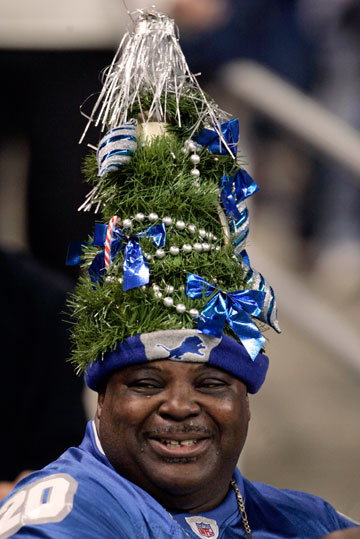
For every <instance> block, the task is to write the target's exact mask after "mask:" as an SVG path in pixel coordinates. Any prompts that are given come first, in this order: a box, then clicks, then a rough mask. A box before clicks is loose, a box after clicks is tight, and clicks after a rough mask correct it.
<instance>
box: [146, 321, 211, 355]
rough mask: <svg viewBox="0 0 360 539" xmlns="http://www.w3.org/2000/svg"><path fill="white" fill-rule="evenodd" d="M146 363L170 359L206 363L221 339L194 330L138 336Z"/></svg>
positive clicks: (168, 331)
mask: <svg viewBox="0 0 360 539" xmlns="http://www.w3.org/2000/svg"><path fill="white" fill-rule="evenodd" d="M139 337H140V341H141V342H142V344H143V345H144V352H145V357H146V359H147V360H148V361H155V360H157V359H172V360H173V361H195V362H196V363H206V362H207V361H209V357H210V354H211V352H212V350H213V349H214V348H216V346H217V345H218V344H219V343H220V342H221V339H217V338H216V337H212V336H211V335H205V334H204V333H199V332H198V331H197V330H196V329H174V330H163V331H153V332H152V333H142V334H141V335H139Z"/></svg>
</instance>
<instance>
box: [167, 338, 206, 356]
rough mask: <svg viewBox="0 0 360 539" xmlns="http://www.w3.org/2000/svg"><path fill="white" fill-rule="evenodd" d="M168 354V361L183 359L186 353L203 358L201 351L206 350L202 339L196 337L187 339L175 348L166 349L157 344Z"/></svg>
mask: <svg viewBox="0 0 360 539" xmlns="http://www.w3.org/2000/svg"><path fill="white" fill-rule="evenodd" d="M156 346H160V347H161V348H164V350H166V351H167V352H169V359H183V356H184V355H185V354H187V353H189V354H195V355H197V356H204V355H205V354H204V353H203V352H201V350H206V346H205V345H204V343H203V341H202V339H200V337H198V336H197V335H196V336H194V337H187V338H186V339H185V340H184V341H183V342H182V343H181V344H180V346H178V347H177V348H172V349H171V348H167V347H166V346H164V345H163V344H157V345H156Z"/></svg>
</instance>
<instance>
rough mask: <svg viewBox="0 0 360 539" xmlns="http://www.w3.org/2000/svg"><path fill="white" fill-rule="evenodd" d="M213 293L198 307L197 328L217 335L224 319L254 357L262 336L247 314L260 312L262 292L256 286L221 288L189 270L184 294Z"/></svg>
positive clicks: (261, 343) (262, 302) (262, 340)
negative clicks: (200, 307)
mask: <svg viewBox="0 0 360 539" xmlns="http://www.w3.org/2000/svg"><path fill="white" fill-rule="evenodd" d="M214 292H216V294H215V295H214V296H213V297H212V298H211V299H210V301H209V302H208V303H207V304H206V305H205V308H204V309H203V310H202V311H201V314H200V320H199V323H198V330H199V331H201V332H202V333H206V334H207V335H212V336H213V337H217V338H220V337H221V335H222V333H223V331H224V326H225V322H227V323H228V324H229V326H230V327H231V329H232V330H233V332H234V333H235V334H236V335H237V337H238V338H239V339H240V341H241V342H242V344H243V345H244V347H245V348H246V350H247V352H248V354H249V356H250V357H251V359H252V360H253V361H254V359H255V358H256V356H257V355H258V354H259V352H260V350H261V347H262V346H263V344H264V342H265V339H264V337H263V336H262V335H261V333H260V331H259V329H258V328H257V326H256V324H255V323H254V322H253V321H252V320H251V318H250V316H249V315H252V316H255V317H257V316H259V315H260V314H261V310H262V307H263V304H264V299H265V293H264V292H261V291H258V290H239V291H237V292H229V293H226V292H223V291H222V290H220V289H217V288H216V287H215V286H214V285H212V284H210V283H208V282H207V281H206V280H205V279H203V278H202V277H200V276H199V275H195V274H193V273H189V275H188V277H187V283H186V295H187V296H188V297H190V298H192V299H199V298H202V297H203V296H204V294H205V296H206V297H208V296H211V294H213V293H214Z"/></svg>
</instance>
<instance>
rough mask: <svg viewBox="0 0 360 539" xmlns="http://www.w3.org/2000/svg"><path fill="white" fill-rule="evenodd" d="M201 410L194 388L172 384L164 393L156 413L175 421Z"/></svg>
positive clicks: (196, 413) (194, 414)
mask: <svg viewBox="0 0 360 539" xmlns="http://www.w3.org/2000/svg"><path fill="white" fill-rule="evenodd" d="M200 412H201V406H200V404H199V402H198V400H197V398H196V395H195V392H194V390H193V389H192V388H191V387H189V386H184V385H180V384H174V386H172V387H171V388H168V389H167V391H166V392H165V394H164V399H163V401H162V403H161V404H160V406H159V409H158V413H159V414H160V415H161V417H163V418H166V419H168V418H171V419H174V420H176V421H182V420H183V419H186V418H189V417H192V416H196V415H198V414H199V413H200Z"/></svg>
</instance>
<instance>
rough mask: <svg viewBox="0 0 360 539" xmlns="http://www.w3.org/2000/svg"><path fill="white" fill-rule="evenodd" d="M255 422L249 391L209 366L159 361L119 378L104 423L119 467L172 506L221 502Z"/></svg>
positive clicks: (107, 396) (103, 405)
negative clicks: (251, 414)
mask: <svg viewBox="0 0 360 539" xmlns="http://www.w3.org/2000/svg"><path fill="white" fill-rule="evenodd" d="M249 418H250V413H249V405H248V398H247V392H246V386H245V385H244V384H243V383H242V382H241V381H240V380H238V379H237V378H235V377H233V376H232V375H231V374H228V373H226V372H224V371H222V370H220V369H217V368H215V367H211V366H208V365H205V364H202V363H184V362H178V361H169V360H159V361H152V362H151V363H146V364H141V365H135V366H131V367H126V368H124V369H122V370H121V371H118V372H117V373H115V374H113V375H112V376H111V378H110V379H109V381H108V384H107V387H106V390H105V391H104V392H103V393H100V394H99V401H98V410H97V424H98V430H99V436H100V440H101V443H102V446H103V448H104V451H105V454H106V456H107V457H108V459H109V460H110V462H111V464H112V465H113V466H114V467H115V468H116V470H117V471H118V472H119V473H120V474H121V475H122V476H123V477H125V478H127V479H129V480H130V481H132V482H133V483H136V484H137V485H139V486H140V487H141V488H143V489H144V490H146V491H147V492H148V493H149V494H151V495H152V496H153V497H155V498H156V499H157V500H158V501H159V502H160V503H161V504H162V505H164V506H165V507H166V508H168V509H171V508H174V509H179V510H184V511H188V512H198V511H199V510H200V509H201V510H202V511H205V510H207V509H211V508H212V507H215V506H216V505H218V504H219V503H220V502H221V501H222V499H223V498H224V496H225V495H226V493H227V490H228V488H229V481H230V479H231V477H232V474H233V471H234V468H235V466H236V463H237V460H238V457H239V455H240V452H241V450H242V448H243V445H244V442H245V439H246V434H247V428H248V422H249Z"/></svg>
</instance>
